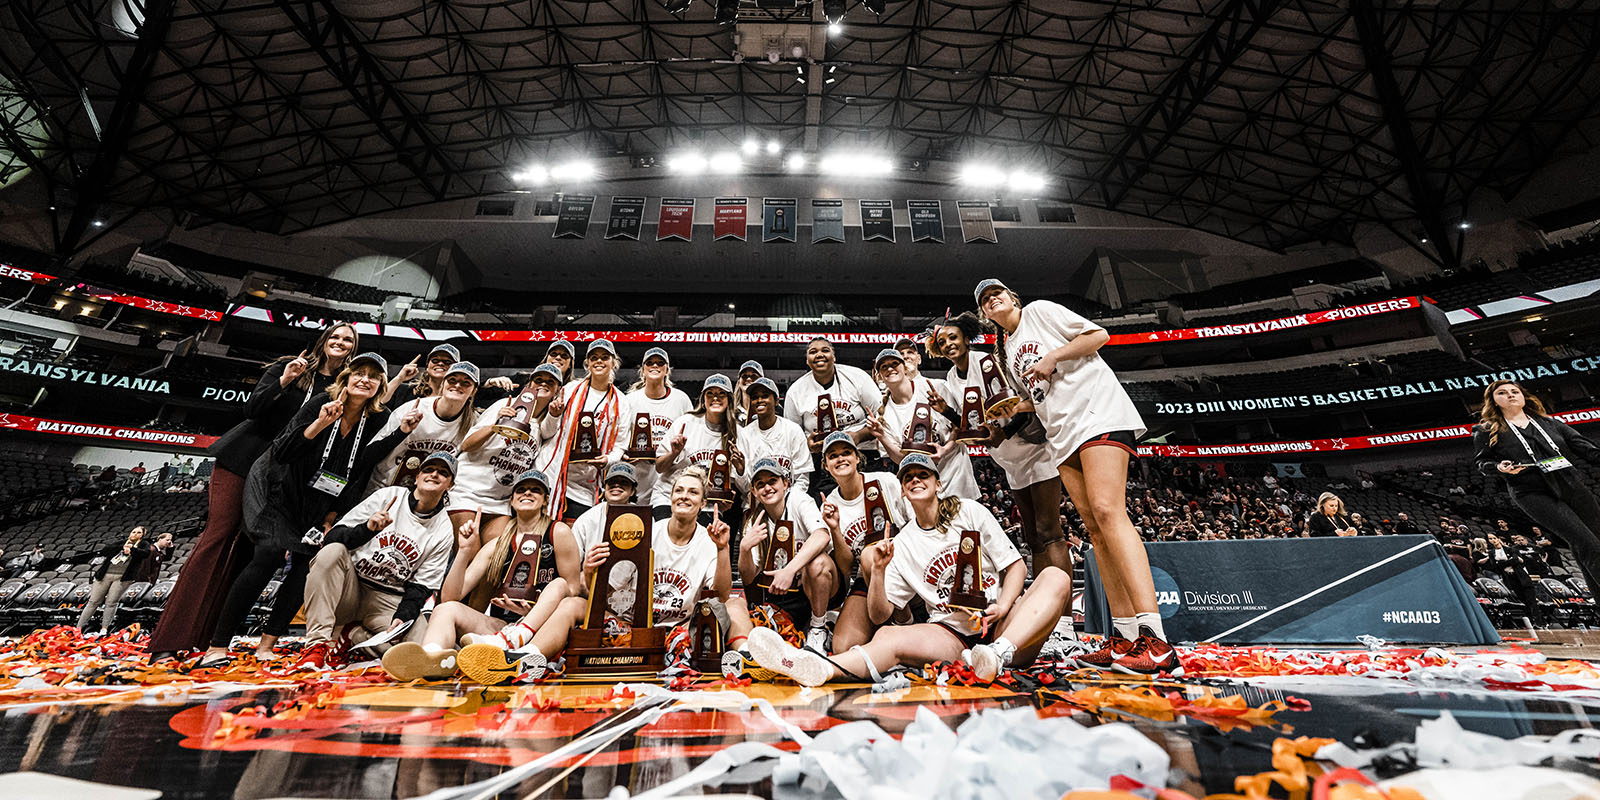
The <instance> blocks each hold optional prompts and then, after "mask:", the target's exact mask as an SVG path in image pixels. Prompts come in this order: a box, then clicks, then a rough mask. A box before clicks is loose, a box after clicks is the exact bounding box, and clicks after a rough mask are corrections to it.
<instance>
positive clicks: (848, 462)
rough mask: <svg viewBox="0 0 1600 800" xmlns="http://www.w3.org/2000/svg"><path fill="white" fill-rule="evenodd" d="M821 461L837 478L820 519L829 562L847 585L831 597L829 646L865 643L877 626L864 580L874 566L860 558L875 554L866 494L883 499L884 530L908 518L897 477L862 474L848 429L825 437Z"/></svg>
mask: <svg viewBox="0 0 1600 800" xmlns="http://www.w3.org/2000/svg"><path fill="white" fill-rule="evenodd" d="M822 466H823V467H824V468H825V469H827V470H828V474H829V475H832V476H833V480H834V482H835V483H837V484H838V486H836V487H835V488H834V490H833V491H831V492H829V493H828V496H827V498H826V499H825V500H823V502H822V522H823V524H825V525H827V526H828V533H829V534H830V535H831V537H832V539H833V566H834V568H835V570H836V571H837V572H838V574H839V577H840V578H841V580H840V581H839V582H840V584H841V585H843V586H844V587H845V589H844V597H843V599H842V600H838V601H836V602H835V603H833V605H839V606H840V608H839V619H838V621H837V622H835V623H834V624H833V650H834V652H843V651H845V650H849V649H850V648H852V647H854V646H856V645H858V644H866V642H867V640H868V639H870V638H872V631H873V630H874V629H875V628H876V627H877V626H875V625H873V624H872V620H871V619H870V618H869V617H868V616H867V581H868V580H869V579H870V578H871V577H872V574H873V573H872V566H871V565H870V564H865V563H863V561H862V559H863V557H864V556H865V557H867V558H870V557H872V556H875V555H876V554H877V551H876V550H873V549H871V548H868V547H867V538H868V534H870V533H871V532H872V524H871V522H870V521H869V520H868V519H867V498H868V495H870V494H872V493H874V492H876V493H877V494H876V496H874V497H873V501H874V505H876V503H877V501H878V500H880V499H881V500H882V502H883V505H884V512H885V514H886V515H887V518H886V519H885V520H884V521H883V525H884V527H886V528H887V532H886V534H885V535H886V536H893V535H894V533H895V531H898V530H900V526H902V525H904V524H905V523H906V512H905V509H904V507H903V505H902V502H901V499H900V479H899V478H896V477H895V476H894V474H893V473H889V472H868V473H864V474H863V473H862V472H861V451H860V450H857V449H856V445H855V441H854V440H853V439H851V438H850V434H848V433H836V434H833V435H832V436H829V437H828V439H827V441H825V442H823V445H822ZM837 597H838V593H837V592H836V593H835V598H837Z"/></svg>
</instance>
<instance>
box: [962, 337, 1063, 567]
mask: <svg viewBox="0 0 1600 800" xmlns="http://www.w3.org/2000/svg"><path fill="white" fill-rule="evenodd" d="M982 333H983V323H982V322H980V321H979V320H978V318H977V316H975V315H974V314H973V313H972V312H971V311H963V312H961V313H960V314H957V315H956V316H954V317H952V318H950V319H948V320H946V321H944V323H942V324H941V325H939V326H938V327H936V328H935V329H934V334H933V344H932V345H931V347H933V348H934V350H935V352H938V353H939V354H940V355H941V356H943V357H944V358H945V359H947V360H949V361H950V363H951V364H953V365H954V366H952V367H951V368H950V372H949V373H948V375H947V376H946V378H945V381H946V383H948V384H949V386H950V393H951V394H952V395H953V396H955V397H956V398H960V397H962V396H963V395H964V394H965V392H966V390H967V389H969V388H976V389H978V391H979V396H980V397H982V396H984V395H985V390H984V388H983V368H982V366H981V365H980V364H981V360H982V359H986V358H990V359H992V358H993V357H992V356H990V355H988V354H986V353H981V352H979V351H977V350H973V349H972V342H973V340H974V339H976V338H978V336H980V335H981V334H982ZM996 368H998V366H997V367H996ZM1001 374H1002V375H1003V374H1004V373H1003V372H1002V373H1001ZM958 402H959V401H958ZM986 424H987V426H988V428H989V430H990V435H989V440H988V441H987V442H983V443H982V444H984V445H986V446H987V447H988V448H989V458H990V460H992V461H994V463H995V464H997V465H999V467H1000V469H1001V471H1003V472H1005V475H1006V486H1007V488H1009V489H1010V490H1011V496H1012V497H1013V498H1014V499H1015V500H1016V503H1017V508H1018V510H1019V511H1020V512H1021V516H1022V535H1023V537H1024V538H1025V539H1026V540H1027V543H1028V551H1029V552H1031V553H1033V555H1034V558H1033V563H1034V564H1035V565H1036V566H1050V567H1057V568H1059V569H1061V570H1063V571H1066V572H1071V571H1072V553H1071V546H1070V545H1068V544H1067V537H1066V534H1065V533H1064V532H1063V531H1062V529H1061V475H1060V474H1059V473H1058V472H1057V471H1056V465H1055V463H1054V462H1053V461H1052V460H1051V458H1050V450H1049V448H1047V447H1045V445H1044V442H1043V439H1042V435H1043V431H1044V427H1043V425H1041V424H1039V423H1038V421H1037V417H1036V415H1034V414H1017V415H1014V416H1012V417H1009V418H1004V419H999V420H992V421H989V422H988V423H986ZM962 427H963V428H965V427H966V426H965V425H962ZM1035 433H1037V435H1039V436H1040V437H1041V438H1039V439H1037V440H1035V441H1029V439H1030V438H1033V436H1034V435H1035Z"/></svg>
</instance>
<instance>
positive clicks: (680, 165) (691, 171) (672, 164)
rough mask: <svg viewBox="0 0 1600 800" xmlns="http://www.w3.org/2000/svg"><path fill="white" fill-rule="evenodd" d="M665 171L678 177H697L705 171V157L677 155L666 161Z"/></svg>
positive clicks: (688, 154)
mask: <svg viewBox="0 0 1600 800" xmlns="http://www.w3.org/2000/svg"><path fill="white" fill-rule="evenodd" d="M667 169H669V170H671V171H673V172H676V173H678V174H680V175H699V174H700V173H702V172H705V171H706V157H705V156H703V155H700V154H699V153H679V154H677V155H675V156H673V157H672V158H669V159H667Z"/></svg>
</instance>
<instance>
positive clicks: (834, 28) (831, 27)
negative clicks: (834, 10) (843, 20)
mask: <svg viewBox="0 0 1600 800" xmlns="http://www.w3.org/2000/svg"><path fill="white" fill-rule="evenodd" d="M841 33H844V26H843V25H840V24H839V23H837V22H830V23H828V35H829V36H838V35H839V34H841Z"/></svg>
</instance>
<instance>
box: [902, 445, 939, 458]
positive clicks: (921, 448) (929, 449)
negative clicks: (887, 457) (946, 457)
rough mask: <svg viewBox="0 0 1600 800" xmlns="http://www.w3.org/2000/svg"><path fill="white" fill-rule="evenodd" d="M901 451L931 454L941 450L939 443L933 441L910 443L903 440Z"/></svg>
mask: <svg viewBox="0 0 1600 800" xmlns="http://www.w3.org/2000/svg"><path fill="white" fill-rule="evenodd" d="M900 452H902V453H921V454H923V455H925V456H931V455H933V454H934V453H937V452H939V445H936V444H933V443H931V442H929V443H925V444H908V443H906V442H901V443H900Z"/></svg>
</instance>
